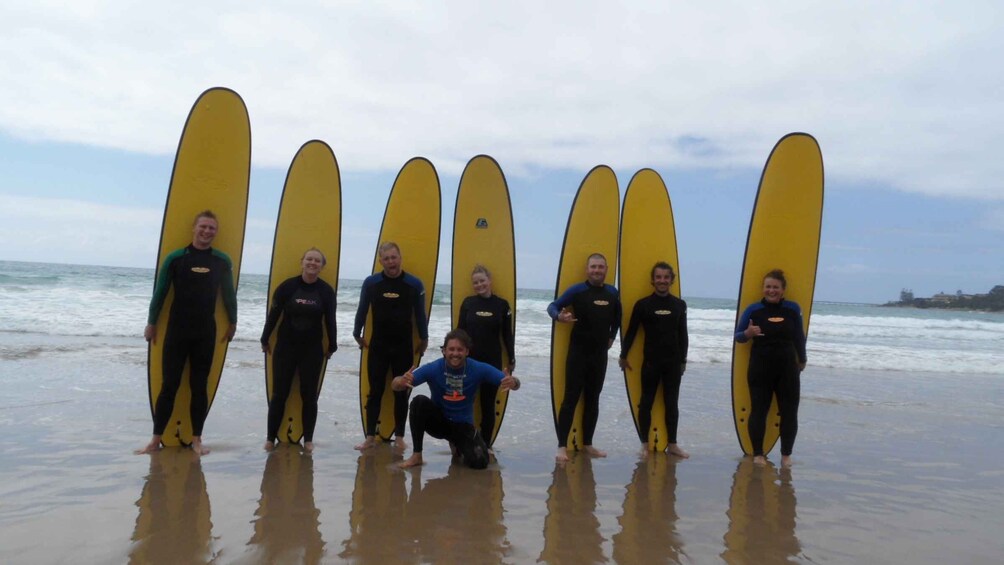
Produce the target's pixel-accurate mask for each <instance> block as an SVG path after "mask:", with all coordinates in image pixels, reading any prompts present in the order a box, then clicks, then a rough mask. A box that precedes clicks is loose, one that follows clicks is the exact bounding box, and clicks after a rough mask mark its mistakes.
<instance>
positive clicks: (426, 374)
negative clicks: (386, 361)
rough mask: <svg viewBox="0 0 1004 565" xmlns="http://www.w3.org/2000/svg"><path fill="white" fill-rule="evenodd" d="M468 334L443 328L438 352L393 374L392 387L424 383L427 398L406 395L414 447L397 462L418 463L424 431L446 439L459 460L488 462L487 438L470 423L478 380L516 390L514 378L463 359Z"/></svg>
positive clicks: (472, 463) (477, 463)
mask: <svg viewBox="0 0 1004 565" xmlns="http://www.w3.org/2000/svg"><path fill="white" fill-rule="evenodd" d="M470 350H471V337H470V336H469V335H467V332H465V331H464V330H453V331H451V332H450V333H448V334H446V339H445V340H444V342H443V358H442V359H438V360H436V361H433V362H431V363H427V364H425V365H422V366H421V367H420V368H418V369H410V370H409V371H408V372H407V373H405V374H403V375H401V376H399V377H394V380H393V381H391V385H390V386H391V388H392V389H394V390H397V391H401V390H405V389H408V388H414V387H415V386H416V385H420V384H422V383H428V385H429V390H430V392H431V393H432V398H431V399H430V398H428V397H426V396H422V395H418V396H416V397H415V398H414V399H412V401H411V408H410V412H409V415H410V418H409V419H410V421H411V441H412V443H413V445H414V446H415V452H414V453H413V454H412V455H411V457H409V458H408V459H407V460H405V461H403V462H402V463H401V467H414V466H416V465H421V464H422V463H423V461H422V439H423V438H424V437H425V434H426V433H428V434H429V435H430V436H432V437H435V438H439V439H445V440H447V441H449V442H450V448H451V449H452V450H453V451H454V453H455V454H459V455H460V456H461V457H463V460H464V464H466V465H467V466H468V467H471V468H472V469H484V468H485V467H487V466H488V444H486V443H485V440H484V439H483V438H482V437H481V434H480V432H478V430H477V428H475V427H474V395H475V394H476V393H477V391H478V389H479V388H480V387H481V383H482V382H488V383H491V384H493V385H495V386H498V387H501V389H502V390H519V386H520V382H519V379H517V378H516V377H514V376H512V375H510V374H509V373H508V372H505V373H503V372H502V371H500V370H498V369H496V368H495V367H492V366H491V365H489V364H487V363H482V362H480V361H475V360H474V359H468V358H467V354H468V353H469V352H470Z"/></svg>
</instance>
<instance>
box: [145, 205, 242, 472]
mask: <svg viewBox="0 0 1004 565" xmlns="http://www.w3.org/2000/svg"><path fill="white" fill-rule="evenodd" d="M218 228H219V224H218V222H217V221H216V215H215V214H213V213H212V212H211V211H209V210H206V211H204V212H200V213H199V215H198V216H196V217H195V223H194V225H193V229H192V244H191V245H189V246H187V247H184V248H182V249H178V250H177V251H174V252H173V253H171V254H170V255H168V256H167V258H166V259H165V260H164V264H163V265H161V267H160V271H159V273H158V276H157V284H156V286H155V287H154V291H153V299H152V300H151V301H150V315H149V318H148V319H147V326H146V329H145V330H144V332H143V336H144V337H145V338H146V340H147V341H149V342H151V343H154V342H155V341H156V339H157V319H158V318H159V317H160V311H161V309H162V308H163V306H164V300H165V298H166V297H167V292H168V290H169V289H170V288H171V287H172V286H173V287H174V302H173V303H172V304H171V318H170V324H169V325H168V327H167V334H166V335H165V336H164V359H163V385H162V386H161V389H160V394H159V395H158V396H157V402H156V404H155V406H154V417H153V437H152V438H151V439H150V443H148V444H147V445H146V447H144V448H143V449H141V450H139V451H138V452H137V453H150V452H152V451H156V450H157V449H159V448H160V445H161V441H160V440H161V436H162V435H163V434H164V429H165V428H166V427H167V423H168V420H169V419H170V417H171V412H173V411H174V398H175V395H176V394H177V392H178V387H179V386H181V376H182V373H183V371H184V369H185V362H186V361H188V363H189V366H190V371H189V374H190V383H189V384H190V385H191V388H192V405H191V418H192V449H193V450H194V451H195V453H196V454H198V455H205V454H206V453H209V450H208V449H205V448H204V447H203V446H202V426H203V424H204V423H205V421H206V414H207V412H208V411H209V392H208V390H207V385H208V381H209V371H210V368H211V367H212V364H213V353H214V352H215V350H216V316H215V312H216V296H217V293H220V292H222V295H223V304H224V306H225V307H226V310H227V316H228V317H229V318H230V326H229V327H228V328H227V332H226V335H224V337H223V339H224V340H225V341H230V340H231V339H233V337H234V332H235V331H236V329H237V295H236V292H235V291H234V276H233V268H232V263H231V261H230V257H228V256H227V255H226V254H225V253H223V252H222V251H219V250H217V249H213V248H212V243H213V239H214V238H215V237H216V231H217V229H218Z"/></svg>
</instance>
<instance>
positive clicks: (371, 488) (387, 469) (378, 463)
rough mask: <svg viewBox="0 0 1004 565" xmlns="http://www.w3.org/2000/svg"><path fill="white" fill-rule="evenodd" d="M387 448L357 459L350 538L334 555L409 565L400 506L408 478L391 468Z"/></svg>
mask: <svg viewBox="0 0 1004 565" xmlns="http://www.w3.org/2000/svg"><path fill="white" fill-rule="evenodd" d="M393 464H394V456H393V453H392V451H391V450H390V449H385V448H384V446H378V447H376V448H374V449H370V450H369V451H368V452H366V453H364V454H363V455H360V456H359V461H358V465H359V466H358V468H357V469H356V483H355V488H354V490H353V491H352V510H351V511H350V512H349V527H350V528H351V537H350V538H349V539H347V540H345V541H344V542H342V546H343V547H344V549H343V550H342V552H341V553H339V554H338V556H339V557H341V558H342V559H352V561H353V562H356V563H380V564H384V563H411V562H414V558H413V557H412V554H413V551H412V549H413V548H412V543H411V542H410V541H409V540H408V539H406V538H405V536H404V535H402V533H403V532H404V531H405V525H404V524H405V520H404V505H405V503H406V502H407V498H408V493H407V490H406V488H405V479H406V478H407V477H408V476H409V474H408V473H404V472H401V471H398V470H394V469H393V468H392V467H391V466H392V465H393Z"/></svg>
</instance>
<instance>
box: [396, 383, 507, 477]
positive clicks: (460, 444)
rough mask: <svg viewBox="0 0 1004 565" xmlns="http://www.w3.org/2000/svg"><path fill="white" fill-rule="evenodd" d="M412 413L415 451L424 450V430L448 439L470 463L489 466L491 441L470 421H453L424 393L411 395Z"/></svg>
mask: <svg viewBox="0 0 1004 565" xmlns="http://www.w3.org/2000/svg"><path fill="white" fill-rule="evenodd" d="M410 415H411V420H410V426H411V441H412V443H413V444H414V448H415V453H421V452H422V449H423V448H424V439H425V434H429V435H430V436H432V437H434V438H438V439H445V440H448V441H449V442H450V443H451V444H453V445H454V446H456V448H457V451H459V452H460V455H461V457H463V460H464V464H465V465H467V466H468V467H470V468H472V469H484V468H485V467H487V466H488V445H487V444H485V442H484V439H482V437H481V434H480V433H478V431H477V429H475V427H474V426H472V425H471V424H468V423H466V422H451V421H450V420H448V419H447V418H446V416H445V415H443V411H442V410H441V409H440V408H439V406H436V403H435V402H433V401H432V400H431V399H429V398H428V397H426V396H424V395H418V396H416V397H415V398H414V399H412V401H411V410H410Z"/></svg>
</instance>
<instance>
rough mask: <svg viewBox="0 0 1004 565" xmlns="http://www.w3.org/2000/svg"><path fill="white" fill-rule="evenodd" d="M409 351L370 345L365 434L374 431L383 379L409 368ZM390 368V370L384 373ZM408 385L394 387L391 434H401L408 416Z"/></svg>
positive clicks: (378, 414)
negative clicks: (398, 387) (405, 386)
mask: <svg viewBox="0 0 1004 565" xmlns="http://www.w3.org/2000/svg"><path fill="white" fill-rule="evenodd" d="M413 359H414V358H413V357H412V354H411V351H410V350H408V349H403V350H396V351H395V350H386V349H373V350H371V351H370V356H369V383H370V393H369V396H367V397H366V426H367V430H366V435H370V436H372V435H376V431H377V420H379V419H380V402H381V400H382V399H383V393H384V391H385V390H386V389H387V383H388V381H389V380H390V379H392V378H394V377H395V376H400V375H403V374H404V373H405V372H407V371H408V369H410V368H411V364H412V361H413ZM388 371H391V373H392V374H390V375H389V374H388ZM410 395H411V389H408V390H403V391H394V435H396V436H397V437H404V426H405V422H406V421H407V419H408V397H409V396H410Z"/></svg>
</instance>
